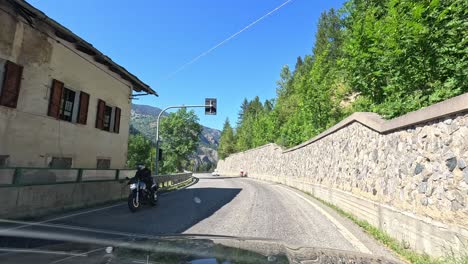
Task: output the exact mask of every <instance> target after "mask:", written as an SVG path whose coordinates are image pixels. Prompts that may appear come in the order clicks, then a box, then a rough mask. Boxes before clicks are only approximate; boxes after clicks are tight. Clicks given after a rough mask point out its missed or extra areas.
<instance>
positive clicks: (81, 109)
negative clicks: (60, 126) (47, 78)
mask: <svg viewBox="0 0 468 264" xmlns="http://www.w3.org/2000/svg"><path fill="white" fill-rule="evenodd" d="M88 105H89V94H87V93H85V92H80V91H74V90H72V89H69V88H65V87H64V84H63V82H61V81H58V80H53V82H52V88H51V91H50V100H49V111H48V115H49V116H51V117H54V118H57V119H61V120H65V121H68V122H72V123H78V124H83V125H86V122H87V116H88Z"/></svg>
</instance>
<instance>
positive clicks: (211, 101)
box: [154, 98, 216, 176]
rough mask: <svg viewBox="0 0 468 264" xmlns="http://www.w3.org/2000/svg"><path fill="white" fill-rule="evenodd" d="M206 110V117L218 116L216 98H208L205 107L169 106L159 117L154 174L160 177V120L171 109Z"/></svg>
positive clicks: (157, 121)
mask: <svg viewBox="0 0 468 264" xmlns="http://www.w3.org/2000/svg"><path fill="white" fill-rule="evenodd" d="M200 107H204V108H205V115H216V98H206V99H205V104H204V105H178V106H169V107H166V108H164V109H163V110H162V111H161V112H160V113H159V115H158V119H157V120H156V158H155V161H154V173H155V175H156V176H158V164H159V157H160V153H159V120H160V119H161V116H162V114H163V113H164V112H166V111H167V110H169V109H174V108H179V109H180V108H200Z"/></svg>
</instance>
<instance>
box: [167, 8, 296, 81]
mask: <svg viewBox="0 0 468 264" xmlns="http://www.w3.org/2000/svg"><path fill="white" fill-rule="evenodd" d="M292 1H294V0H287V1H285V2H284V3H282V4H281V5H279V6H277V7H276V8H275V9H273V10H271V11H270V12H268V13H266V14H265V15H263V16H262V17H260V18H259V19H257V20H255V21H254V22H252V23H250V24H249V25H247V26H246V27H244V28H243V29H241V30H239V31H238V32H236V33H234V34H232V35H231V36H229V37H228V38H226V39H225V40H223V41H221V42H219V43H218V44H216V45H214V46H213V47H211V48H210V49H208V50H206V51H204V52H202V53H201V54H200V55H198V56H196V57H195V58H193V59H192V60H190V61H188V62H186V63H185V64H183V65H182V66H180V67H179V68H178V69H177V70H175V71H173V72H172V73H170V74H169V75H168V76H167V77H166V78H165V79H166V80H168V79H171V78H172V77H174V76H175V75H176V74H178V73H179V72H181V71H182V70H184V69H185V68H187V66H189V65H191V64H193V63H195V62H196V61H198V60H199V59H201V58H202V57H204V56H206V55H208V54H210V53H211V52H213V51H214V50H215V49H217V48H219V47H221V46H222V45H224V44H226V43H227V42H229V41H230V40H231V39H233V38H235V37H236V36H238V35H239V34H241V33H242V32H244V31H246V30H247V29H249V28H251V27H253V26H254V25H255V24H257V23H259V22H260V21H262V20H263V19H265V18H267V17H269V16H270V15H272V14H274V13H275V12H277V11H278V10H280V9H281V8H283V7H284V6H285V5H287V4H289V3H290V2H292Z"/></svg>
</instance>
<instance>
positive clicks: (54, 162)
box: [49, 157, 73, 169]
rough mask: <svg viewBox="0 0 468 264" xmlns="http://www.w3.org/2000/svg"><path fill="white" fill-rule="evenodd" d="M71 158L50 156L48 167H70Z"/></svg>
mask: <svg viewBox="0 0 468 264" xmlns="http://www.w3.org/2000/svg"><path fill="white" fill-rule="evenodd" d="M72 162H73V159H72V158H64V157H52V159H51V160H50V162H49V168H53V169H70V168H71V167H72Z"/></svg>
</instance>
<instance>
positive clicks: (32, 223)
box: [0, 203, 125, 234]
mask: <svg viewBox="0 0 468 264" xmlns="http://www.w3.org/2000/svg"><path fill="white" fill-rule="evenodd" d="M124 204H125V203H118V204H114V205H110V206H106V207H101V208H96V209H92V210H88V211H84V212H78V213H74V214H69V215H64V216H60V217H56V218H52V219H47V220H44V221H40V222H31V223H29V224H25V225H21V226H16V227H11V228H5V229H0V234H1V232H4V231H9V230H15V229H20V228H24V227H28V226H34V225H40V224H44V223H47V222H52V221H57V220H62V219H66V218H70V217H74V216H78V215H83V214H89V213H93V212H98V211H102V210H106V209H110V208H113V207H117V206H121V205H124Z"/></svg>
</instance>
